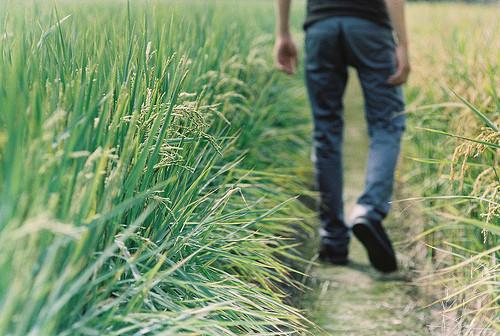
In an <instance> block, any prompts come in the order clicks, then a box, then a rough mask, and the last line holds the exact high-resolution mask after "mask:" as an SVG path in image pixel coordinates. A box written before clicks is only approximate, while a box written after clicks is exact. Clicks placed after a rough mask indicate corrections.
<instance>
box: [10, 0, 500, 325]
mask: <svg viewBox="0 0 500 336" xmlns="http://www.w3.org/2000/svg"><path fill="white" fill-rule="evenodd" d="M303 4H304V3H303V2H300V1H297V2H296V5H295V7H294V16H293V21H294V24H295V26H296V30H297V33H298V34H299V33H300V23H301V20H302V18H303V15H304V12H303V8H304V6H303ZM498 9H499V8H498V6H495V5H493V6H486V5H464V4H460V5H459V4H455V3H453V4H451V3H446V4H420V3H419V4H413V3H412V4H410V5H409V13H408V15H409V21H410V32H411V34H410V36H411V50H412V64H413V73H412V78H411V82H410V84H409V85H408V87H407V89H406V96H407V98H408V103H409V104H408V111H407V113H408V115H409V124H408V131H407V134H406V137H405V144H404V148H405V149H404V153H403V160H402V169H401V171H400V174H399V177H398V180H399V182H398V200H397V201H396V205H397V206H396V211H399V213H400V214H404V216H401V215H400V216H398V218H405V219H406V220H404V221H402V222H401V223H400V225H401V228H404V231H405V232H406V235H405V237H402V238H401V239H400V241H399V244H398V249H399V252H400V253H401V254H402V255H403V257H402V260H403V263H404V266H405V267H406V269H408V270H409V271H410V272H412V274H413V275H414V282H415V283H416V284H418V285H421V287H422V293H425V295H426V297H428V299H427V303H428V304H432V303H433V302H434V301H435V304H434V305H433V307H434V309H433V311H435V316H434V317H433V319H434V322H433V321H430V322H429V323H433V325H434V328H433V329H432V330H431V332H433V333H435V334H444V335H455V334H457V335H461V334H464V335H495V334H496V333H497V332H498V331H499V330H500V326H499V321H498V318H499V310H498V300H499V298H498V294H499V293H498V287H499V282H498V257H499V249H500V247H499V239H498V235H499V233H500V230H499V224H500V222H499V221H500V220H499V212H500V206H499V203H500V200H499V199H500V196H499V195H500V194H499V191H500V182H499V181H500V179H499V175H498V151H499V148H500V135H499V134H500V132H499V130H498V124H499V120H500V98H499V95H498V87H499V83H500V78H499V72H498V70H499V65H500V56H499V55H500V53H499V51H500V39H499V38H498V35H499V33H500V27H499V18H500V17H499V14H498V13H499V12H500V11H499V10H498ZM273 27H274V16H273V4H272V2H271V1H266V0H262V1H230V0H224V1H223V0H219V1H195V0H192V1H180V0H178V1H130V2H126V1H119V0H111V1H93V0H86V1H82V2H74V1H69V0H67V1H57V2H52V1H8V0H2V1H0V29H1V30H0V109H1V113H0V244H1V245H0V246H1V249H0V335H153V334H162V335H235V334H252V335H286V334H302V333H307V332H308V331H309V332H314V331H313V330H314V327H313V326H312V324H311V322H309V321H308V319H306V318H305V317H304V316H305V315H307V312H303V311H301V310H300V295H299V294H298V293H300V292H303V291H307V290H306V289H305V288H304V287H303V282H304V277H305V274H303V272H305V273H307V270H308V269H309V268H308V267H309V265H310V259H311V258H313V254H314V251H313V249H312V248H310V247H308V248H307V249H304V248H303V247H300V244H299V243H298V241H299V242H300V241H306V240H307V239H308V237H313V236H314V230H313V229H314V226H315V225H316V224H315V215H314V211H313V210H311V209H310V208H308V207H307V206H306V205H305V204H304V203H303V202H301V201H299V200H298V199H297V198H296V196H298V195H302V198H304V197H305V196H307V197H311V196H314V193H312V192H310V191H308V189H309V188H310V185H311V182H312V180H311V179H312V172H311V164H310V162H309V150H310V143H309V142H310V141H309V132H310V119H309V112H308V106H307V103H306V100H305V95H304V90H303V86H302V83H301V80H302V78H300V77H297V78H285V77H284V76H283V75H281V74H278V73H277V72H276V71H274V70H273V66H272V61H271V48H272V43H273ZM298 36H300V35H298ZM297 236H299V237H302V238H300V239H297ZM292 288H296V289H297V288H298V289H300V290H299V291H298V292H297V291H292V293H294V294H293V295H292V296H293V300H292V298H290V296H291V294H290V292H291V289H292ZM312 318H313V319H314V317H312ZM435 321H439V325H436V323H435Z"/></svg>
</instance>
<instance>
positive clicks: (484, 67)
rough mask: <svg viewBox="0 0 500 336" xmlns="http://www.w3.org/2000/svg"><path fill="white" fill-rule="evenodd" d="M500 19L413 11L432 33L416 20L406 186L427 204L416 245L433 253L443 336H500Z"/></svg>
mask: <svg viewBox="0 0 500 336" xmlns="http://www.w3.org/2000/svg"><path fill="white" fill-rule="evenodd" d="M497 10H498V8H497V6H492V7H487V6H464V5H451V4H446V5H414V6H412V8H411V12H410V13H411V18H412V17H413V18H417V17H422V16H428V17H429V19H430V20H431V21H432V22H433V24H429V25H427V26H422V25H419V24H418V23H417V20H414V21H413V20H412V23H413V24H412V31H413V34H414V35H415V37H414V41H415V44H416V45H415V46H414V48H413V50H414V61H413V63H414V65H415V71H414V75H413V78H414V79H413V82H412V84H411V85H410V87H409V90H408V96H409V97H410V98H411V100H412V104H413V105H414V106H415V107H417V108H415V109H414V111H412V112H410V116H411V118H410V119H411V120H410V122H411V126H412V127H410V128H409V133H408V141H407V147H406V154H407V156H409V157H411V158H412V160H411V161H406V162H405V166H406V171H407V173H406V174H405V182H407V183H409V184H413V185H415V186H417V185H418V187H417V188H414V194H417V196H419V197H417V198H414V199H421V200H423V201H425V202H424V207H423V211H424V219H425V222H426V223H427V224H426V227H425V228H423V229H422V231H423V232H422V234H421V235H419V239H424V240H425V243H426V244H427V246H429V247H430V248H429V250H428V254H427V256H428V260H430V261H432V266H431V267H430V269H428V270H427V273H428V275H426V276H424V277H423V278H422V280H427V281H428V283H431V284H433V285H434V288H439V294H437V295H436V302H435V303H440V304H441V306H442V307H443V308H442V312H443V323H442V325H443V328H442V329H443V331H442V332H443V333H448V334H464V335H495V334H496V333H498V332H499V331H500V324H499V322H498V318H499V312H500V311H499V309H498V294H499V293H498V288H499V285H500V283H499V281H498V258H499V256H500V254H499V248H498V246H499V243H500V237H499V234H500V230H499V225H500V211H499V210H500V208H499V205H500V194H499V191H500V178H499V175H498V153H499V149H500V133H499V122H500V100H499V97H498V84H499V78H498V68H499V66H500V58H499V57H498V53H497V52H495V50H499V48H500V45H499V44H498V39H497V38H496V36H497V35H498V33H499V31H500V26H499V24H498V20H497V17H496V15H494V14H493V13H496V11H497ZM437 32H439V33H437ZM424 43H425V46H426V47H425V48H424V46H423V45H424ZM429 46H431V47H429ZM419 105H420V106H423V107H424V108H422V109H419V108H418V106H419ZM410 110H412V108H410ZM427 281H426V282H427Z"/></svg>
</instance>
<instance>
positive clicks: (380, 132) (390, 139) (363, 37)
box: [342, 18, 405, 272]
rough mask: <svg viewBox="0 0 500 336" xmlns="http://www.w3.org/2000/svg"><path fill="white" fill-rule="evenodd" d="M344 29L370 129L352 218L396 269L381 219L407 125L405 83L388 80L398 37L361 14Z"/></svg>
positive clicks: (377, 261) (372, 252) (376, 259)
mask: <svg viewBox="0 0 500 336" xmlns="http://www.w3.org/2000/svg"><path fill="white" fill-rule="evenodd" d="M342 31H343V36H344V40H345V42H346V43H345V47H346V52H347V60H348V63H349V64H350V65H352V66H354V67H355V68H356V70H357V71H358V76H359V79H360V82H361V86H362V88H363V95H364V98H365V114H366V120H367V122H368V131H369V135H370V150H369V154H368V164H367V169H366V185H365V191H364V193H363V194H362V195H361V197H360V198H359V199H358V202H357V203H358V204H357V205H356V207H355V208H354V211H353V213H352V214H351V218H350V223H349V224H350V225H351V226H352V231H353V232H354V234H355V236H356V237H357V238H358V239H359V240H360V241H361V243H363V245H364V246H365V247H366V249H367V252H368V257H369V259H370V262H371V263H372V265H373V266H374V267H375V268H377V269H378V270H380V271H383V272H392V271H395V270H396V269H397V262H396V255H395V253H394V249H393V248H392V244H391V241H390V239H389V237H388V236H387V234H386V233H385V231H384V228H383V226H382V220H383V219H384V218H385V217H386V216H387V213H388V212H389V209H390V201H391V197H392V188H393V183H394V171H395V168H396V163H397V161H398V156H399V151H400V142H401V136H402V133H403V130H404V125H405V116H404V114H402V112H403V110H404V101H403V95H402V91H401V87H396V86H392V85H390V84H388V83H387V79H388V78H389V76H390V75H392V74H393V73H394V72H395V70H396V64H395V53H394V52H395V44H394V39H393V36H392V32H391V30H390V29H388V28H385V27H382V26H379V25H377V24H376V23H373V22H370V21H367V20H363V19H357V18H344V19H343V20H342Z"/></svg>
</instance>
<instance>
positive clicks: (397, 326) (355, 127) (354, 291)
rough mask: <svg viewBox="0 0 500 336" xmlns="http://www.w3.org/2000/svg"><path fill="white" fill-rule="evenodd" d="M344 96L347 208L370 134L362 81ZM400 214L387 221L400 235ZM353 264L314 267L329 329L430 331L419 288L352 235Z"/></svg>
mask: <svg viewBox="0 0 500 336" xmlns="http://www.w3.org/2000/svg"><path fill="white" fill-rule="evenodd" d="M352 82H353V84H350V87H349V89H348V93H347V96H346V102H345V103H346V113H345V114H346V115H345V117H346V132H345V149H344V157H345V163H344V164H345V168H346V170H345V200H346V206H347V208H346V210H347V211H346V214H348V213H349V210H350V208H351V207H352V205H353V204H354V202H355V200H356V198H357V197H358V195H359V194H360V192H361V191H362V189H363V184H364V166H365V161H366V153H367V146H368V140H367V137H366V130H365V126H364V125H365V121H364V116H363V112H362V111H363V103H362V98H361V94H360V90H359V88H358V84H357V83H356V82H355V81H352ZM395 217H396V216H394V215H393V216H392V217H391V218H389V219H388V221H387V223H386V227H388V228H389V232H390V234H391V236H393V237H394V236H395V235H396V236H397V231H401V230H397V229H396V230H391V227H393V228H395V227H397V225H398V223H397V221H398V220H397V219H395ZM350 260H351V261H352V262H351V264H350V265H349V266H346V267H338V266H329V265H321V266H318V267H316V268H314V269H313V271H312V281H313V285H314V287H315V288H318V290H317V293H315V298H314V299H313V300H311V303H310V306H311V308H310V310H311V316H312V319H313V320H314V321H315V322H316V323H317V324H318V325H319V326H320V327H321V328H323V329H324V331H325V334H326V335H356V336H364V335H367V336H368V335H370V336H376V335H384V336H392V335H398V336H413V335H429V333H428V331H427V328H426V327H425V324H426V323H425V312H423V311H422V310H421V309H419V308H418V307H419V305H418V304H417V302H416V298H417V295H416V294H417V293H416V290H415V288H414V287H413V286H412V285H411V284H410V283H409V282H408V281H405V277H404V275H402V274H396V275H391V276H387V275H385V276H384V275H381V274H379V273H377V272H376V271H374V270H373V269H372V268H371V267H370V266H369V262H368V258H367V256H366V253H365V251H364V249H363V247H362V245H361V244H360V243H359V242H358V241H357V240H356V239H355V238H353V240H352V242H351V247H350Z"/></svg>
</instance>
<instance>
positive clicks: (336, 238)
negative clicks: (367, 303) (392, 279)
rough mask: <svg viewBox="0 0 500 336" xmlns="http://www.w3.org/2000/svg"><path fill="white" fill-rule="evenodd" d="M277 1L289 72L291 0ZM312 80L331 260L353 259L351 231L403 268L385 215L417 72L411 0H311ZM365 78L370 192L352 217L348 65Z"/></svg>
mask: <svg viewBox="0 0 500 336" xmlns="http://www.w3.org/2000/svg"><path fill="white" fill-rule="evenodd" d="M276 1H277V24H276V44H275V62H276V66H277V67H278V68H279V69H280V70H282V71H284V72H286V73H287V74H290V75H291V74H294V73H295V72H296V68H297V60H298V56H297V54H298V53H297V48H296V45H295V43H294V40H293V38H292V35H291V33H290V23H289V21H290V20H289V18H290V6H291V0H276ZM304 29H305V31H306V39H305V52H306V57H305V73H306V75H305V76H306V86H307V91H308V95H309V101H310V105H311V109H312V114H313V119H314V134H313V145H314V150H313V161H314V164H315V169H316V176H317V183H318V187H319V192H320V198H321V201H320V208H319V216H320V220H321V230H320V235H321V246H320V250H319V257H320V259H321V260H323V261H327V262H331V263H333V264H338V265H344V264H347V263H348V245H349V240H350V230H351V229H352V232H353V233H354V235H355V236H356V237H357V238H358V239H359V240H360V241H361V243H362V244H363V245H364V247H365V248H366V250H367V253H368V257H369V259H370V262H371V264H372V266H374V267H375V268H376V269H377V270H379V271H382V272H393V271H395V270H397V261H396V255H395V253H394V249H393V247H392V244H391V241H390V239H389V237H388V235H387V234H386V232H385V230H384V228H383V226H382V221H383V220H384V218H385V217H386V216H387V214H388V212H389V210H390V201H391V197H392V189H393V184H394V172H395V169H396V164H397V161H398V156H399V152H400V142H401V137H402V134H403V132H404V129H405V115H404V113H402V112H403V111H404V99H403V93H402V88H401V85H402V84H404V83H405V82H406V81H407V79H408V75H409V73H410V62H409V57H408V39H407V33H406V23H405V1H404V0H308V2H307V18H306V21H305V24H304ZM349 66H350V67H353V68H354V69H356V72H357V75H358V78H359V81H360V83H361V87H362V91H363V96H364V101H365V116H366V120H367V123H368V133H369V137H370V148H369V155H368V163H367V167H366V179H365V190H364V192H363V194H362V195H361V196H360V197H359V199H358V200H357V204H356V205H355V207H354V209H353V211H352V213H351V215H350V216H349V220H346V218H345V217H344V204H343V195H342V193H343V169H342V142H343V126H344V121H343V103H342V100H343V95H344V91H345V88H346V83H347V80H348V67H349Z"/></svg>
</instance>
